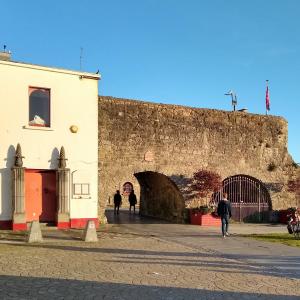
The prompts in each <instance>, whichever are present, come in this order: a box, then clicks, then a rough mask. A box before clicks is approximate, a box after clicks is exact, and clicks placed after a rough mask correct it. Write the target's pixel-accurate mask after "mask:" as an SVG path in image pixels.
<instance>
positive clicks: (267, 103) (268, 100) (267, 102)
mask: <svg viewBox="0 0 300 300" xmlns="http://www.w3.org/2000/svg"><path fill="white" fill-rule="evenodd" d="M266 110H267V111H268V110H270V96H269V86H268V85H267V90H266Z"/></svg>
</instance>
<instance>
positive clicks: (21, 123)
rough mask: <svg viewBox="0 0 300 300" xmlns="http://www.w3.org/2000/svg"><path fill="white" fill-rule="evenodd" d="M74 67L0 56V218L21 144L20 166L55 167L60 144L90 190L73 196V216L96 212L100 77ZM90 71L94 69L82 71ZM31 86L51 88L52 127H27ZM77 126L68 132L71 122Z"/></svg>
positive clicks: (7, 212)
mask: <svg viewBox="0 0 300 300" xmlns="http://www.w3.org/2000/svg"><path fill="white" fill-rule="evenodd" d="M80 74H81V73H78V72H72V71H65V70H58V69H50V68H43V67H39V66H32V65H24V64H18V63H12V62H4V61H0V107H1V109H0V125H1V126H0V197H1V201H0V220H8V219H11V180H10V173H11V171H10V168H11V167H12V166H13V163H14V154H15V147H16V145H17V143H20V145H21V148H22V154H23V156H25V158H24V159H23V166H24V167H26V168H33V169H56V168H57V155H58V151H59V150H60V147H61V146H64V148H65V151H66V157H67V158H68V161H67V167H68V168H70V169H71V172H73V171H74V170H86V171H87V172H88V174H89V180H90V182H89V183H90V188H91V193H90V197H87V198H84V199H72V189H71V186H70V192H71V202H70V203H71V204H70V207H71V211H70V214H71V218H87V217H90V218H91V217H93V218H95V217H96V216H97V201H98V200H97V199H98V195H97V189H98V188H97V186H98V151H97V149H98V82H97V75H93V76H94V79H87V78H80ZM83 75H89V76H91V75H92V74H86V73H84V74H83ZM29 86H34V87H43V88H49V89H50V90H51V127H50V130H49V129H47V128H46V129H44V128H40V129H39V130H36V127H33V129H29V126H28V121H29V94H28V88H29ZM71 125H76V126H78V128H79V130H78V132H77V133H71V131H70V126H71Z"/></svg>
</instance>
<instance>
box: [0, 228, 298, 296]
mask: <svg viewBox="0 0 300 300" xmlns="http://www.w3.org/2000/svg"><path fill="white" fill-rule="evenodd" d="M64 234H65V235H66V237H69V239H57V240H56V239H55V238H54V237H53V238H52V239H48V240H47V239H45V240H44V242H43V243H40V244H26V243H23V244H9V243H7V244H3V243H2V244H0V291H1V299H21V298H23V299H43V300H45V299H60V298H61V299H126V300H127V299H131V300H132V299H143V300H148V299H164V300H165V299H172V300H173V299H174V300H177V299H184V300H189V299H201V300H202V299H222V300H223V299H251V300H252V299H272V300H273V299H275V300H281V299H284V300H292V299H293V300H294V299H299V297H300V280H299V279H297V278H293V277H288V276H282V275H280V274H279V273H276V272H274V273H271V272H266V270H265V269H264V268H261V267H257V266H252V265H251V264H249V263H247V262H242V261H239V260H235V259H229V258H224V257H221V256H217V255H215V254H213V253H211V252H210V251H206V250H204V249H193V248H191V247H186V246H180V245H178V244H175V243H173V242H166V241H163V240H160V239H158V238H155V237H151V236H142V235H135V234H125V233H124V234H122V233H110V232H102V233H99V241H98V242H95V243H91V244H89V243H88V244H87V243H84V242H82V241H79V240H76V239H74V238H72V236H73V235H74V232H65V233H64ZM75 235H76V232H75Z"/></svg>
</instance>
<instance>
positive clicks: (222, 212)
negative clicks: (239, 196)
mask: <svg viewBox="0 0 300 300" xmlns="http://www.w3.org/2000/svg"><path fill="white" fill-rule="evenodd" d="M227 197H228V194H227V193H223V199H222V200H221V201H220V202H219V204H218V210H217V212H218V216H220V217H221V222H222V235H223V238H225V236H229V233H228V228H229V224H228V223H229V219H230V218H231V205H230V202H229V200H228V199H227Z"/></svg>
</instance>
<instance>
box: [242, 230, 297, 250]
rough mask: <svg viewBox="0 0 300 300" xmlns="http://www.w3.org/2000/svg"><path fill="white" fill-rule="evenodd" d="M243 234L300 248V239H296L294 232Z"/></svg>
mask: <svg viewBox="0 0 300 300" xmlns="http://www.w3.org/2000/svg"><path fill="white" fill-rule="evenodd" d="M243 236H245V237H250V238H254V239H256V240H259V241H266V242H272V243H280V244H284V245H288V246H293V247H299V248H300V239H296V238H295V237H294V235H293V234H289V233H269V234H248V235H243Z"/></svg>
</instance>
